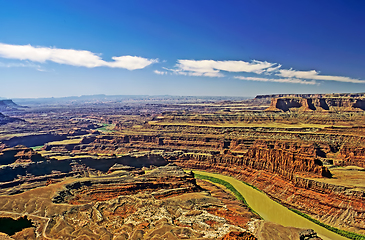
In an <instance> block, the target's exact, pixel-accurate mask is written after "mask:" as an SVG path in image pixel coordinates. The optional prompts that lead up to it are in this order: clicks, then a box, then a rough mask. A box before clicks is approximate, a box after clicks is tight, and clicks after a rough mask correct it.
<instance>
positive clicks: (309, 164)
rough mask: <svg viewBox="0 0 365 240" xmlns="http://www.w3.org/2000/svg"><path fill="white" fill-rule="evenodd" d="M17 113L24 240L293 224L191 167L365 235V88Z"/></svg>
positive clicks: (188, 233)
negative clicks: (271, 218)
mask: <svg viewBox="0 0 365 240" xmlns="http://www.w3.org/2000/svg"><path fill="white" fill-rule="evenodd" d="M150 100H151V99H150ZM6 113H7V115H8V116H9V118H14V119H15V118H16V119H21V121H15V122H8V123H6V124H3V125H1V126H0V151H1V153H0V165H1V166H0V202H2V203H3V207H2V208H1V209H0V211H1V212H0V213H1V215H0V217H11V218H14V219H17V218H18V217H21V216H23V215H26V216H28V218H29V219H31V220H32V222H33V223H34V224H35V225H36V227H33V228H26V229H23V230H22V231H20V232H18V233H15V234H14V235H12V236H11V238H13V239H23V238H24V236H25V235H27V234H28V235H29V239H49V238H53V236H54V238H55V239H57V238H61V237H62V238H64V239H74V238H76V237H81V236H84V235H85V236H88V238H89V239H99V238H103V239H104V238H105V239H137V238H141V239H163V238H166V237H167V238H169V239H181V238H191V239H217V238H218V239H256V238H257V239H268V238H267V237H266V238H265V237H264V236H267V233H269V232H272V231H273V232H276V233H277V234H278V236H279V235H281V234H280V233H284V232H288V231H289V230H288V227H283V226H279V225H275V224H274V223H269V222H265V221H264V220H260V216H258V215H257V214H255V213H254V212H252V211H251V210H250V209H249V207H248V206H246V205H245V204H244V203H242V202H240V201H238V200H235V198H234V197H232V196H231V195H230V193H228V192H227V191H228V190H226V189H224V188H223V190H222V189H221V188H220V187H217V186H215V185H212V184H211V183H209V182H206V181H203V180H196V179H195V178H194V175H193V174H192V173H189V172H184V171H182V170H181V168H183V169H197V170H204V171H208V172H216V173H221V174H224V175H229V176H233V177H235V178H237V179H239V180H241V181H244V182H246V183H248V184H250V185H251V186H253V187H255V188H257V189H258V190H260V191H262V192H264V193H265V194H267V195H268V196H269V197H270V198H272V199H273V200H275V201H277V202H279V203H281V204H282V205H284V206H286V207H288V208H290V209H294V210H296V211H300V212H301V213H303V214H306V215H307V216H309V217H310V218H312V219H314V220H317V221H319V222H321V223H324V224H326V225H328V226H331V227H335V228H337V229H339V230H341V231H344V232H351V233H354V234H357V235H354V236H355V237H358V238H355V237H354V238H353V239H362V238H365V237H364V234H365V204H364V203H365V201H364V200H365V169H364V167H365V134H364V133H365V126H364V124H363V123H364V120H365V112H364V94H362V93H359V94H311V95H310V94H307V95H298V94H292V95H262V96H257V97H256V98H254V99H249V100H227V99H224V100H214V99H193V100H192V99H188V100H186V99H185V100H181V99H179V100H176V99H158V101H157V102H154V101H152V103H151V101H146V100H145V99H143V100H140V101H138V100H136V99H134V100H133V101H132V102H131V101H130V100H123V101H122V100H121V101H116V102H110V101H107V102H105V103H102V104H101V103H100V102H98V103H97V104H94V103H85V104H84V105H82V104H81V105H75V106H72V105H69V104H67V105H57V106H55V105H33V106H32V105H31V106H30V107H28V108H21V109H16V110H13V111H7V112H6ZM41 189H42V190H41ZM40 191H42V194H41V193H40ZM37 194H41V195H42V197H41V196H39V197H36V198H35V196H37ZM19 196H22V197H21V198H22V200H21V199H20V198H19ZM228 196H230V197H228ZM34 198H35V199H34ZM226 198H229V199H230V200H229V201H228V200H227V199H226ZM227 201H228V202H227ZM10 202H13V204H10ZM37 206H42V207H37ZM29 207H31V208H32V209H28V208H29ZM142 209H143V210H142ZM26 213H27V214H26ZM156 216H158V218H157V217H156ZM260 221H261V222H260ZM256 222H260V224H259V225H257V224H256ZM99 225H100V227H97V226H99ZM253 226H256V227H253ZM250 229H251V230H250ZM259 229H261V230H259ZM260 231H261V232H260ZM290 231H292V232H294V235H295V236H294V235H293V236H291V237H288V239H301V238H300V236H304V235H303V234H304V232H305V231H307V230H305V229H295V230H290ZM290 231H289V232H290ZM264 232H266V233H264ZM307 233H308V234H309V232H307ZM164 234H168V235H166V236H165V235H164ZM301 234H302V235H301ZM311 234H312V233H311ZM311 234H309V235H311ZM28 235H27V236H28ZM309 235H308V236H309ZM312 235H313V238H308V239H318V237H317V236H315V234H312ZM22 236H23V237H22ZM138 236H139V237H138ZM348 236H349V235H348ZM271 239H274V238H271ZM281 239H283V238H281Z"/></svg>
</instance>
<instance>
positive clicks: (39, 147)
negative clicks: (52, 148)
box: [30, 145, 44, 150]
mask: <svg viewBox="0 0 365 240" xmlns="http://www.w3.org/2000/svg"><path fill="white" fill-rule="evenodd" d="M43 146H44V145H41V146H35V147H30V148H31V149H33V150H38V149H41V148H42V147H43Z"/></svg>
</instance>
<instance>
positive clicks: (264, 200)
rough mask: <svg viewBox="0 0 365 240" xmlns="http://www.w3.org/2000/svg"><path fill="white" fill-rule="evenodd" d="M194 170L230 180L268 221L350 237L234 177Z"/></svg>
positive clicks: (325, 235) (323, 235) (325, 236)
mask: <svg viewBox="0 0 365 240" xmlns="http://www.w3.org/2000/svg"><path fill="white" fill-rule="evenodd" d="M193 172H194V173H197V174H200V175H206V176H211V177H215V178H219V179H222V180H224V181H227V182H229V183H230V184H231V185H232V186H233V187H234V188H236V189H237V191H239V192H240V193H241V194H242V196H243V197H244V198H245V199H246V202H247V203H248V205H249V206H250V207H251V208H252V209H253V210H255V211H256V212H257V213H258V214H260V216H261V217H262V218H263V219H264V220H266V221H270V222H274V223H278V224H281V225H283V226H291V227H297V228H305V229H313V230H314V231H315V232H317V234H318V236H320V237H321V238H323V239H324V240H330V239H332V240H337V239H338V240H340V239H341V240H342V239H343V240H346V239H348V238H345V237H343V236H340V235H338V234H336V233H334V232H331V231H329V230H327V229H326V228H324V227H321V226H319V225H317V224H315V223H313V222H311V221H309V220H308V219H306V218H304V217H302V216H299V215H298V214H296V213H294V212H292V211H290V210H289V209H287V208H286V207H284V206H282V205H280V204H279V203H277V202H275V201H274V200H272V199H271V198H269V197H268V196H267V195H266V194H264V193H262V192H259V191H257V190H256V189H253V188H252V187H250V186H248V185H246V184H244V183H243V182H241V181H239V180H237V179H235V178H233V177H229V176H225V175H221V174H215V173H209V172H203V171H196V170H193Z"/></svg>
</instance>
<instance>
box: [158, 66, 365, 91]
mask: <svg viewBox="0 0 365 240" xmlns="http://www.w3.org/2000/svg"><path fill="white" fill-rule="evenodd" d="M281 67H282V65H281V64H278V63H270V62H266V61H257V60H253V61H251V62H245V61H215V60H177V64H176V65H175V68H173V69H168V68H164V69H165V70H168V71H169V72H170V73H173V74H178V75H185V76H205V77H224V76H225V75H224V72H231V73H251V75H252V74H256V75H257V76H258V77H251V76H250V77H248V76H234V78H236V79H241V80H247V81H260V82H281V83H297V84H307V85H314V84H319V83H317V82H316V80H320V81H337V82H347V83H365V80H360V79H353V78H349V77H343V76H331V75H321V74H320V73H319V72H317V71H316V70H311V71H298V70H293V69H282V68H281ZM156 71H157V70H156ZM155 73H156V74H161V73H157V72H155ZM164 73H165V74H166V72H164Z"/></svg>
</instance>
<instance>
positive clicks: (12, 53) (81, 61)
mask: <svg viewBox="0 0 365 240" xmlns="http://www.w3.org/2000/svg"><path fill="white" fill-rule="evenodd" d="M0 57H2V58H8V59H18V60H28V61H33V62H40V63H44V62H46V61H51V62H55V63H59V64H66V65H71V66H78V67H87V68H94V67H111V68H125V69H128V70H136V69H142V68H145V67H147V66H149V65H151V64H152V63H156V62H158V59H147V58H143V57H137V56H128V55H127V56H120V57H112V59H113V60H114V61H111V62H108V61H104V60H103V59H102V58H101V57H100V56H99V55H97V54H95V53H92V52H90V51H86V50H74V49H60V48H48V47H33V46H31V45H10V44H4V43H0Z"/></svg>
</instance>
